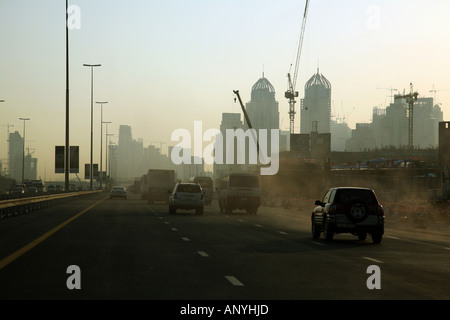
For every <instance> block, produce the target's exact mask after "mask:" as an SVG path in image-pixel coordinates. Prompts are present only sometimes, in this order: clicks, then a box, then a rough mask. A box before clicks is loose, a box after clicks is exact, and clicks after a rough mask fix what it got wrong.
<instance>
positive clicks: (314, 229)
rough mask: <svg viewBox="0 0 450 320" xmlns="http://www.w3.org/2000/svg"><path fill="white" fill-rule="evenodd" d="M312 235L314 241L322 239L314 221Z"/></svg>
mask: <svg viewBox="0 0 450 320" xmlns="http://www.w3.org/2000/svg"><path fill="white" fill-rule="evenodd" d="M311 233H312V237H313V239H319V238H320V228H318V227H317V226H316V223H315V222H314V221H313V222H312V223H311Z"/></svg>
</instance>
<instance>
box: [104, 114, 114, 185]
mask: <svg viewBox="0 0 450 320" xmlns="http://www.w3.org/2000/svg"><path fill="white" fill-rule="evenodd" d="M102 123H104V124H106V143H105V145H106V148H105V150H106V159H105V178H107V177H108V124H110V123H112V122H111V121H103V122H102Z"/></svg>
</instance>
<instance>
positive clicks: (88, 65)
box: [83, 63, 101, 67]
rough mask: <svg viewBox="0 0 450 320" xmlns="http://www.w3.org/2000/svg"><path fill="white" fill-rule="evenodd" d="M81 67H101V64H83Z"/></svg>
mask: <svg viewBox="0 0 450 320" xmlns="http://www.w3.org/2000/svg"><path fill="white" fill-rule="evenodd" d="M83 66H85V67H101V64H87V63H83Z"/></svg>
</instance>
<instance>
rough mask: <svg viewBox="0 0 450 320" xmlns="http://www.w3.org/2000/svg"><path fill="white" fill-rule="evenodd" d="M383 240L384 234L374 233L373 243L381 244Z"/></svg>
mask: <svg viewBox="0 0 450 320" xmlns="http://www.w3.org/2000/svg"><path fill="white" fill-rule="evenodd" d="M382 239H383V234H382V233H381V232H380V231H375V232H374V233H372V241H373V243H380V242H381V240H382Z"/></svg>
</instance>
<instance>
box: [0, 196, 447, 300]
mask: <svg viewBox="0 0 450 320" xmlns="http://www.w3.org/2000/svg"><path fill="white" fill-rule="evenodd" d="M448 228H449V226H448V225H447V226H446V225H442V226H440V227H439V226H438V227H437V228H435V227H433V228H431V227H430V228H427V229H417V228H403V227H401V226H397V225H394V224H392V225H391V224H389V222H388V223H387V225H386V232H385V235H384V238H383V241H382V242H381V243H380V244H373V243H372V241H371V238H370V236H368V238H367V240H364V241H358V239H357V237H354V236H352V235H346V234H342V235H336V236H335V238H334V240H333V242H330V243H329V242H325V240H324V239H323V235H322V236H321V238H320V239H318V240H314V239H312V237H311V232H310V229H311V224H310V211H309V212H308V210H304V211H299V210H295V209H292V210H286V209H283V208H269V207H261V208H260V210H259V211H258V214H257V215H248V214H246V213H245V212H239V211H236V212H233V213H232V214H229V215H226V214H223V213H220V212H219V208H218V206H217V204H216V203H213V204H212V205H211V206H206V207H205V212H204V214H203V215H195V212H194V211H182V210H179V211H177V214H169V213H168V206H167V205H165V204H155V205H149V204H148V203H147V202H146V201H144V200H141V199H140V198H139V197H138V196H137V195H134V194H129V198H128V199H127V200H122V199H113V200H110V199H109V198H108V194H107V193H99V194H95V195H89V196H85V197H83V198H79V199H74V200H70V201H67V202H64V203H62V204H59V205H57V206H54V207H50V208H45V209H42V210H39V211H36V212H32V213H29V214H23V215H20V216H16V217H11V218H8V219H3V220H1V221H0V299H2V300H10V299H12V300H17V299H19V300H22V299H27V300H41V299H45V300H48V299H51V300H53V299H64V300H65V299H88V300H91V299H108V300H110V299H114V300H115V299H120V300H124V299H125V300H128V299H132V300H190V301H191V300H198V301H204V300H223V301H224V300H234V301H236V300H242V301H244V300H253V301H254V300H259V301H263V300H328V299H333V300H335V299H338V300H355V299H356V300H403V299H404V300H411V299H414V300H417V299H418V300H447V299H449V298H450V270H449V266H450V238H449V236H448V235H447V234H448V232H447V231H448ZM439 231H440V232H439Z"/></svg>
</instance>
